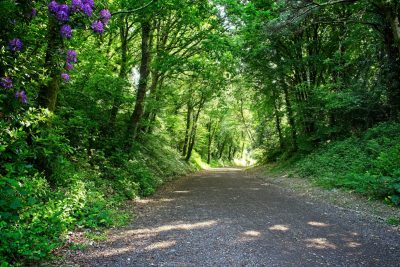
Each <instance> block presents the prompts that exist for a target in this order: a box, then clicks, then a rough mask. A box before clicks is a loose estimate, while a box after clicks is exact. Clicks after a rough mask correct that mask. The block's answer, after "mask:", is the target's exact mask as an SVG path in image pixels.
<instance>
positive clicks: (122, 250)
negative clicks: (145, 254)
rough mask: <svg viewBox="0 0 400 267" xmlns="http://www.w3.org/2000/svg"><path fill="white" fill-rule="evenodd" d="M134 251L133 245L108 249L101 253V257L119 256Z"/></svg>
mask: <svg viewBox="0 0 400 267" xmlns="http://www.w3.org/2000/svg"><path fill="white" fill-rule="evenodd" d="M132 251H135V246H134V245H130V246H125V247H122V248H111V247H110V248H109V249H107V250H106V251H104V252H103V255H104V256H105V257H107V256H114V255H121V254H124V253H128V252H132Z"/></svg>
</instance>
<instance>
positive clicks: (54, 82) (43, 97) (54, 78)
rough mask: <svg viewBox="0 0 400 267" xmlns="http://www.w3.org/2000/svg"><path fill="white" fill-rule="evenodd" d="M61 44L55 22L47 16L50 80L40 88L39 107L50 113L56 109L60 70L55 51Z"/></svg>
mask: <svg viewBox="0 0 400 267" xmlns="http://www.w3.org/2000/svg"><path fill="white" fill-rule="evenodd" d="M61 44H62V39H61V37H60V34H59V32H58V25H57V21H55V18H53V16H50V15H49V23H48V26H47V49H46V58H45V60H46V63H45V64H46V68H47V69H48V70H49V71H50V80H49V82H48V83H47V85H44V86H42V87H41V88H40V91H39V99H38V102H39V106H41V107H44V108H48V109H49V110H50V111H54V110H55V109H56V104H57V95H58V91H59V90H60V74H61V73H60V70H59V67H58V65H57V57H56V56H55V53H56V51H57V50H58V48H59V47H60V45H61Z"/></svg>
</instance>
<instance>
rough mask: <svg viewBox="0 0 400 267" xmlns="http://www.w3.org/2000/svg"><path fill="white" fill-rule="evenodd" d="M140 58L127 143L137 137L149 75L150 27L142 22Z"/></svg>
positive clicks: (145, 22) (146, 22)
mask: <svg viewBox="0 0 400 267" xmlns="http://www.w3.org/2000/svg"><path fill="white" fill-rule="evenodd" d="M141 27H142V44H141V49H142V58H141V61H140V69H139V73H140V78H139V85H138V90H137V94H136V103H135V109H134V110H133V113H132V115H131V118H130V123H129V126H128V137H129V138H128V140H127V141H128V142H132V141H134V140H136V138H137V135H138V126H139V123H140V121H141V118H142V115H143V107H144V100H145V97H146V91H147V83H148V78H149V73H150V33H151V26H150V22H149V21H147V20H146V21H144V22H142V25H141Z"/></svg>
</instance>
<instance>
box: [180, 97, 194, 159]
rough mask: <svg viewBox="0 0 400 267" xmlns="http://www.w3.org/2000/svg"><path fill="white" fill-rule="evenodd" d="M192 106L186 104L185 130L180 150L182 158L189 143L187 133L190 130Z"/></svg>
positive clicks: (188, 103)
mask: <svg viewBox="0 0 400 267" xmlns="http://www.w3.org/2000/svg"><path fill="white" fill-rule="evenodd" d="M192 111H193V108H192V105H191V104H190V101H188V102H187V112H186V129H185V139H184V141H183V148H182V156H183V157H184V156H186V152H187V148H188V142H189V132H190V128H191V119H192Z"/></svg>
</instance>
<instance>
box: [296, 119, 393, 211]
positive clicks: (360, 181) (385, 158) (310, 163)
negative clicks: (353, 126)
mask: <svg viewBox="0 0 400 267" xmlns="http://www.w3.org/2000/svg"><path fill="white" fill-rule="evenodd" d="M399 133H400V124H399V123H382V124H380V125H378V126H376V127H373V128H371V129H369V130H368V131H367V132H365V133H364V134H363V135H362V136H359V137H356V136H352V137H350V138H347V139H345V140H341V141H335V142H331V143H329V144H326V145H325V146H323V147H320V148H319V149H317V150H316V151H314V152H313V153H311V154H309V155H306V156H304V157H302V158H301V159H300V160H297V161H296V162H295V163H293V162H292V167H291V168H292V170H293V171H294V173H296V174H298V175H300V176H302V177H307V178H310V179H312V180H313V181H314V182H315V183H316V184H318V185H320V186H323V187H326V188H344V189H347V190H351V191H354V192H357V193H360V194H363V195H365V196H368V197H371V198H375V199H383V200H385V201H386V202H387V203H389V204H392V205H400V134H399ZM297 158H298V157H297Z"/></svg>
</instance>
